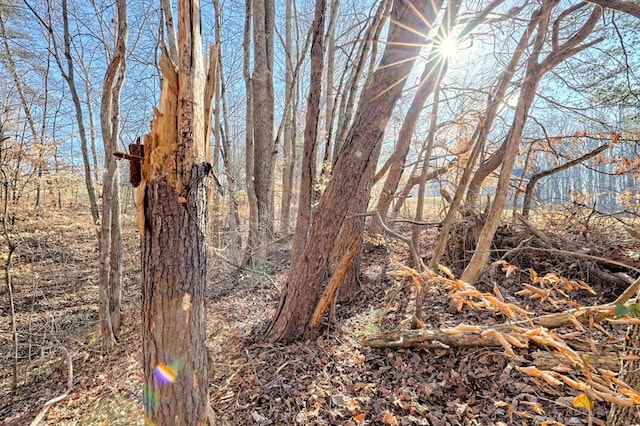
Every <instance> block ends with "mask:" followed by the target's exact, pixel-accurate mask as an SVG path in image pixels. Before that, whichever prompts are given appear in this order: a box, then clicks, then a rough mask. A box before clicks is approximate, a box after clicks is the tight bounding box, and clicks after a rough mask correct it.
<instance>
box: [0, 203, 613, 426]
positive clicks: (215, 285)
mask: <svg viewBox="0 0 640 426" xmlns="http://www.w3.org/2000/svg"><path fill="white" fill-rule="evenodd" d="M17 216H18V218H19V219H18V220H17V221H16V227H17V229H18V230H19V231H20V234H19V238H18V239H19V242H20V246H19V249H18V252H17V255H16V257H15V258H14V266H13V268H12V269H11V272H12V274H13V279H14V287H15V302H16V305H15V309H16V317H17V330H18V336H19V347H18V385H19V386H18V389H17V391H16V394H15V395H14V396H13V397H11V396H10V393H9V391H10V384H11V377H12V368H11V367H12V365H13V359H14V352H13V344H12V340H11V339H12V337H11V336H12V335H11V327H10V317H9V315H10V314H9V312H10V311H9V308H8V306H9V303H8V295H7V294H6V293H5V294H2V295H0V300H1V304H0V333H1V336H2V340H3V343H2V345H0V360H2V371H1V372H0V395H2V397H1V398H0V424H6V425H22V424H30V423H31V421H32V420H33V419H34V418H35V417H36V416H37V415H38V413H39V412H40V411H41V409H42V407H43V406H44V404H45V403H46V402H47V401H48V400H50V399H51V398H54V397H56V396H59V395H62V394H64V392H65V391H66V389H67V379H68V378H69V368H68V366H69V364H68V362H67V359H68V357H67V353H68V354H70V356H71V359H72V366H73V372H72V378H73V389H72V392H71V393H70V395H69V396H68V397H66V398H64V399H62V400H61V401H59V402H57V403H56V404H54V405H53V406H52V407H51V408H50V409H49V410H48V411H47V412H46V415H45V416H44V418H43V420H42V421H41V424H50V425H54V424H55V425H75V424H83V425H94V424H96V425H97V424H104V425H135V424H140V425H142V424H144V416H143V407H142V383H141V366H140V358H141V357H140V352H141V348H140V338H139V334H140V331H139V322H140V320H139V315H140V302H139V299H140V289H139V281H138V274H139V253H138V244H139V242H138V237H137V234H136V231H135V226H134V224H133V220H132V218H127V220H126V222H125V223H126V225H125V227H126V229H127V239H126V243H125V247H126V249H125V265H124V266H125V268H124V270H125V276H126V279H125V296H124V300H125V315H126V319H125V329H124V333H123V338H122V342H121V344H120V345H119V347H118V348H117V349H116V350H115V351H114V352H113V353H110V354H108V355H106V356H103V355H102V354H101V353H100V350H99V344H98V338H99V334H98V333H99V330H98V328H97V286H96V284H97V283H96V277H97V269H98V268H97V263H96V262H97V252H96V240H95V229H94V228H93V227H92V226H91V225H90V218H89V217H88V216H87V215H85V214H83V212H82V211H80V212H78V211H73V212H72V211H65V212H62V213H56V212H47V213H45V216H44V217H38V216H36V215H33V214H31V213H29V212H26V211H21V212H19V214H18V215H17ZM427 240H429V239H427ZM406 258H407V256H406V253H405V249H404V248H403V247H400V246H397V245H396V244H395V243H393V242H391V241H387V242H379V241H378V242H374V241H369V242H368V243H367V245H366V248H365V253H364V256H363V262H364V264H363V278H362V284H363V291H362V293H361V294H360V295H359V297H358V298H357V299H356V300H355V301H353V302H352V303H351V304H350V305H347V306H339V307H338V309H337V313H338V323H337V324H335V325H331V326H330V327H329V328H328V329H327V331H326V332H325V334H324V335H323V336H322V337H321V338H320V339H318V340H317V341H315V342H301V343H298V344H294V345H290V346H280V345H265V344H261V343H259V337H260V336H261V333H262V332H263V331H264V329H265V328H266V326H267V324H268V320H269V319H270V318H271V316H272V315H273V312H274V310H275V307H276V305H277V302H278V296H279V289H280V288H281V287H282V286H283V285H284V281H285V279H286V273H287V268H288V251H287V247H286V246H284V245H282V246H277V247H275V251H274V253H273V255H272V258H271V259H270V261H271V264H270V265H268V266H269V267H268V268H263V270H262V271H249V270H241V271H238V270H231V268H230V267H229V266H228V264H227V263H225V262H221V261H216V259H212V261H211V262H210V267H211V270H210V277H211V278H210V280H211V282H210V285H209V289H208V297H209V304H208V314H209V315H208V324H209V325H208V332H209V342H208V347H209V350H210V358H211V359H210V394H211V401H212V405H213V407H214V410H215V412H216V417H217V422H218V424H221V425H252V424H256V425H269V424H274V425H288V424H319V425H320V424H322V425H325V424H335V425H360V424H388V425H394V424H398V425H405V424H406V425H411V424H418V425H420V424H424V425H459V424H460V425H467V424H468V425H474V424H477V425H492V424H493V425H502V424H518V425H520V424H522V425H538V424H566V425H583V424H584V425H586V424H588V416H587V413H586V411H585V410H584V409H578V408H573V407H572V405H571V403H572V397H573V396H574V395H575V392H573V391H571V390H567V389H566V388H563V387H559V388H558V387H555V388H552V387H550V386H548V385H545V384H544V382H542V383H535V382H533V381H531V380H530V379H529V378H528V377H525V376H523V375H522V374H521V373H519V372H517V371H516V370H515V368H514V367H515V363H514V361H513V360H512V359H510V358H508V357H507V356H506V355H505V354H504V351H503V350H502V349H501V348H467V349H458V350H446V349H439V350H432V351H422V350H415V351H414V350H378V349H369V348H365V347H363V346H362V345H361V344H360V342H361V339H362V338H364V337H368V336H371V335H373V334H375V333H377V332H378V331H383V330H391V329H394V328H397V327H404V328H407V327H408V323H409V318H410V314H411V312H412V299H413V291H412V289H411V286H408V285H407V283H406V282H404V281H402V280H398V279H391V278H389V277H388V276H387V272H389V271H392V270H394V269H396V268H397V265H398V263H397V262H398V261H404V260H405V259H406ZM265 271H267V272H265ZM499 278H500V277H497V278H496V279H499ZM499 285H500V289H501V291H502V292H503V294H505V295H511V294H513V293H515V292H516V291H518V290H521V287H520V286H519V284H518V281H517V280H513V279H512V280H502V279H501V281H500V283H499ZM576 298H579V299H580V302H581V303H582V304H584V305H588V304H593V303H597V302H599V301H602V300H603V299H602V297H598V296H596V297H593V296H587V295H582V294H578V295H576ZM606 300H607V301H608V300H610V294H609V295H607V296H606ZM448 303H449V301H448V296H447V294H446V293H445V292H444V291H439V290H438V289H434V291H433V292H431V293H430V295H429V298H428V300H427V301H426V304H425V320H426V325H427V326H429V327H442V326H453V325H456V324H458V323H460V322H465V323H467V324H479V323H483V324H487V323H492V322H502V321H503V320H504V319H503V318H501V317H496V316H493V315H490V314H488V313H486V312H477V311H468V310H463V311H462V312H461V313H457V314H455V315H454V314H451V313H449V312H448V311H447V309H446V308H447V306H448ZM540 309H541V312H545V310H546V308H545V307H543V306H542V305H541V306H540ZM532 351H533V349H532ZM522 354H523V355H525V356H527V357H531V356H533V354H528V353H526V354H525V353H522ZM607 410H608V406H607V405H605V404H604V403H597V404H596V407H595V410H594V415H595V417H596V418H595V420H594V424H604V419H605V418H606V413H607ZM545 422H546V423H545Z"/></svg>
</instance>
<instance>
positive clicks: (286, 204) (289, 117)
mask: <svg viewBox="0 0 640 426" xmlns="http://www.w3.org/2000/svg"><path fill="white" fill-rule="evenodd" d="M284 19H285V24H284V26H285V30H284V40H285V46H284V48H285V51H286V52H287V53H286V55H285V56H286V58H287V59H286V69H285V78H284V98H285V102H286V107H285V110H284V118H283V120H284V132H283V135H282V144H283V152H282V201H281V204H280V232H281V233H282V234H283V235H287V234H289V232H290V231H291V199H292V192H293V166H294V162H293V160H294V150H295V137H296V131H295V129H294V128H293V114H294V110H293V108H292V106H291V105H292V104H293V103H292V102H291V97H292V96H296V95H295V93H296V90H295V85H294V84H293V61H292V59H291V57H292V55H293V54H294V52H293V38H292V30H291V28H292V20H293V0H286V8H285V18H284ZM296 56H297V55H296Z"/></svg>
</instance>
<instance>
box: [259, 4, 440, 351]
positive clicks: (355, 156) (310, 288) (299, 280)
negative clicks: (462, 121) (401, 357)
mask: <svg viewBox="0 0 640 426" xmlns="http://www.w3.org/2000/svg"><path fill="white" fill-rule="evenodd" d="M439 8H440V3H438V2H436V3H435V4H434V3H432V2H431V1H428V0H413V1H408V0H406V1H403V0H396V1H395V2H394V7H393V9H392V11H391V20H390V22H391V24H390V27H389V32H388V37H387V43H386V45H385V50H384V54H383V56H382V59H381V61H380V65H379V67H378V68H377V70H376V71H375V73H374V75H373V78H372V81H371V84H368V85H366V87H365V89H364V93H363V94H362V96H361V100H360V103H359V106H358V110H357V112H356V114H355V118H354V123H353V125H352V126H351V130H350V131H349V132H348V135H347V138H346V139H345V143H344V146H343V147H342V149H341V152H340V156H339V158H338V161H337V163H336V166H335V169H334V173H333V177H332V179H331V181H330V182H329V184H328V185H327V188H326V190H325V192H324V193H323V195H322V196H321V198H320V200H319V204H318V207H317V209H316V210H315V212H314V214H313V221H312V225H311V228H310V231H309V238H308V240H307V244H306V246H305V248H304V250H301V251H298V252H294V253H293V257H292V267H291V270H290V274H289V278H288V281H287V284H286V286H285V289H284V290H283V295H282V298H281V300H280V305H279V307H278V310H277V313H276V317H275V319H274V321H273V322H272V324H271V326H270V327H269V330H268V331H267V339H268V340H269V341H272V342H276V341H293V340H297V339H300V338H302V337H303V336H305V334H307V333H309V335H313V334H315V330H313V329H311V330H310V329H309V327H308V325H309V321H310V319H311V315H312V314H313V311H314V309H315V307H316V304H317V302H318V300H319V298H320V292H321V286H322V283H323V280H324V278H325V276H326V273H327V267H328V262H329V258H330V254H331V250H332V248H333V244H334V241H335V239H336V237H337V236H338V232H339V231H340V228H341V227H342V224H343V221H344V219H345V217H346V216H347V213H348V209H349V206H350V205H351V201H352V200H353V199H354V198H355V197H356V196H357V189H358V188H359V187H360V185H361V183H362V179H363V178H362V174H363V172H364V171H365V170H366V169H367V167H368V166H369V165H370V163H371V162H373V163H376V162H377V155H375V153H376V152H378V150H379V147H380V144H381V143H382V137H383V134H384V130H385V128H386V126H387V122H388V120H389V118H390V116H391V113H392V111H393V108H394V106H395V104H396V102H397V100H398V98H399V97H400V95H401V94H402V89H403V87H404V83H405V80H406V78H407V76H408V75H409V73H410V71H411V68H412V67H413V63H414V61H415V58H416V57H417V54H418V52H419V51H420V47H421V44H422V43H423V42H424V39H425V36H426V34H427V33H428V30H429V27H430V26H431V22H433V19H434V18H435V15H436V12H437V10H439Z"/></svg>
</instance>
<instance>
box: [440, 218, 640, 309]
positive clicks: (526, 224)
mask: <svg viewBox="0 0 640 426" xmlns="http://www.w3.org/2000/svg"><path fill="white" fill-rule="evenodd" d="M484 219H485V215H484V214H483V213H479V212H471V213H468V214H466V215H465V216H464V217H463V218H462V219H461V220H459V221H458V222H457V223H455V224H454V226H453V227H452V231H451V234H450V237H449V243H448V250H447V251H446V252H445V253H444V254H443V258H442V263H443V264H444V265H447V266H448V267H449V269H450V270H451V271H452V272H453V273H454V274H455V275H460V274H461V273H462V271H463V269H464V267H465V266H466V265H467V264H468V263H469V261H470V260H471V256H472V255H473V250H474V249H475V247H476V243H477V237H478V235H479V233H480V230H481V229H482V227H483V226H484ZM572 219H573V220H572ZM546 223H547V224H549V225H550V226H551V227H550V228H547V229H542V228H539V227H538V226H536V225H534V224H533V223H532V222H531V221H529V220H528V219H526V218H524V217H523V216H521V215H519V214H516V215H514V217H513V220H511V221H508V222H506V221H505V222H503V223H501V224H500V226H499V227H498V230H497V232H496V235H495V237H494V241H493V247H492V256H491V260H492V262H499V261H506V262H508V263H509V264H512V265H516V266H517V267H518V270H519V271H528V270H535V271H536V272H537V273H539V274H547V273H552V272H553V273H557V274H559V275H561V276H563V277H567V278H570V279H580V280H583V281H585V282H586V283H588V284H589V285H591V286H593V287H594V288H596V289H597V290H598V293H599V294H600V295H601V296H602V297H605V298H608V300H611V298H615V295H618V294H620V293H621V292H622V291H624V289H625V288H627V287H628V286H629V285H630V284H631V283H632V282H633V280H634V279H635V278H636V277H638V276H639V275H640V271H639V270H640V260H639V259H638V253H639V252H640V249H639V247H638V242H637V241H635V240H634V239H633V238H630V236H629V232H633V228H631V227H627V226H624V225H621V224H619V223H617V222H612V221H611V220H609V221H604V220H603V221H599V222H595V221H593V220H592V221H586V222H585V221H579V220H575V217H572V216H569V217H568V218H567V217H566V216H565V220H563V221H558V222H557V223H554V222H553V221H552V220H548V221H546ZM487 272H489V273H488V274H486V275H485V276H484V279H485V284H486V283H489V284H490V282H492V281H493V278H495V271H494V269H489V270H488V271H487ZM513 279H516V280H517V279H523V277H522V276H521V273H520V272H519V273H518V274H517V275H516V276H514V277H513ZM479 285H480V286H481V285H482V284H481V283H479Z"/></svg>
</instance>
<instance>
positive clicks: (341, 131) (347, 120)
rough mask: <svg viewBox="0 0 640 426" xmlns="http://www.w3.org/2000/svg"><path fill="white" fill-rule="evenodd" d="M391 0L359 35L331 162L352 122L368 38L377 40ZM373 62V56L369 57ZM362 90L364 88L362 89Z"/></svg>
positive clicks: (341, 108) (345, 90)
mask: <svg viewBox="0 0 640 426" xmlns="http://www.w3.org/2000/svg"><path fill="white" fill-rule="evenodd" d="M391 3H392V1H391V0H383V1H381V2H380V4H379V5H378V8H377V9H376V13H375V15H374V17H373V19H372V21H371V25H370V26H369V28H367V32H366V34H365V35H364V36H363V37H361V38H360V39H361V40H362V42H361V44H360V50H359V53H358V58H357V59H356V65H355V66H353V67H351V68H352V69H351V74H350V75H349V77H348V80H347V83H346V84H345V87H344V89H343V91H342V99H341V101H340V113H339V115H338V122H337V128H336V137H335V141H334V143H333V145H334V147H333V159H332V164H333V165H335V164H336V163H337V161H338V156H339V154H340V151H341V149H342V146H343V145H344V144H345V143H346V141H345V137H346V135H347V132H348V130H349V128H350V126H351V124H352V120H351V119H352V117H353V108H354V106H355V103H356V97H357V94H358V93H359V92H358V87H360V86H359V83H360V81H361V80H362V76H363V75H364V71H365V65H366V62H367V59H368V57H369V52H371V49H372V48H373V46H375V43H371V42H370V40H378V39H379V36H380V32H381V29H382V27H383V26H384V23H385V22H386V18H387V16H388V12H389V8H390V7H391ZM371 62H373V58H371ZM363 90H364V89H363Z"/></svg>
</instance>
